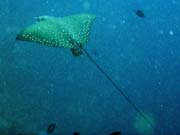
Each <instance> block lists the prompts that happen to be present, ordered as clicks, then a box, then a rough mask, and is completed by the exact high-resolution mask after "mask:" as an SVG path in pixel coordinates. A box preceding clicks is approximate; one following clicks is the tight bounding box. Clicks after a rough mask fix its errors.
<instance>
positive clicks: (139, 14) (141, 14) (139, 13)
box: [135, 9, 145, 18]
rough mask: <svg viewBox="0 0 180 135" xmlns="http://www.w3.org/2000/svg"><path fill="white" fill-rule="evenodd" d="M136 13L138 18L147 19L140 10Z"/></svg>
mask: <svg viewBox="0 0 180 135" xmlns="http://www.w3.org/2000/svg"><path fill="white" fill-rule="evenodd" d="M135 13H136V15H137V16H139V17H141V18H144V17H145V15H144V12H143V11H142V10H139V9H138V10H135Z"/></svg>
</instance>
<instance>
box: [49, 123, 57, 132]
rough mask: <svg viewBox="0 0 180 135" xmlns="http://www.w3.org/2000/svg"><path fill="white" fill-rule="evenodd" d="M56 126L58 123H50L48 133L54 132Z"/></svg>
mask: <svg viewBox="0 0 180 135" xmlns="http://www.w3.org/2000/svg"><path fill="white" fill-rule="evenodd" d="M55 128H56V124H55V123H52V124H50V125H49V126H48V129H47V133H48V134H52V133H53V132H54V130H55Z"/></svg>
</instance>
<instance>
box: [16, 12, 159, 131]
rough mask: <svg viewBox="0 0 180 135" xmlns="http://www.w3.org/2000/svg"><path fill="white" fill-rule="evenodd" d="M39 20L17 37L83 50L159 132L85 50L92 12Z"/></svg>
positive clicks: (79, 52)
mask: <svg viewBox="0 0 180 135" xmlns="http://www.w3.org/2000/svg"><path fill="white" fill-rule="evenodd" d="M36 20H37V22H36V23H35V24H32V25H30V26H29V27H27V28H25V29H24V30H22V31H21V32H20V33H19V34H18V35H17V37H16V39H17V40H22V41H28V42H34V43H38V44H42V45H46V46H49V47H62V48H69V49H71V51H72V54H73V55H74V56H80V55H82V54H83V52H84V53H85V54H86V55H87V57H88V58H89V60H90V61H91V62H92V63H93V64H94V65H95V66H96V67H97V69H98V70H99V71H100V72H101V73H102V74H103V75H104V76H105V77H106V78H107V79H108V80H109V81H110V82H111V84H112V85H113V86H114V87H115V89H116V90H118V92H119V93H120V94H121V95H122V96H123V97H124V98H125V100H127V102H128V103H129V104H130V105H131V106H132V107H133V108H134V109H135V110H136V112H137V113H138V114H139V115H140V116H141V117H142V118H143V119H144V120H145V121H146V122H147V123H148V124H149V125H150V126H151V128H152V129H153V130H154V131H155V132H157V130H156V128H155V127H154V126H153V124H152V123H151V122H150V121H149V120H148V119H147V118H146V116H145V115H144V113H143V112H142V111H141V110H140V109H139V108H138V107H137V105H136V104H135V103H133V102H132V100H131V99H130V98H129V97H128V96H127V95H126V94H125V93H124V92H123V91H122V90H121V89H120V88H119V86H118V85H117V84H116V83H115V82H114V81H113V80H112V79H111V77H110V76H109V75H108V74H107V73H106V72H105V71H104V70H103V69H102V68H101V66H100V65H99V64H97V63H96V61H95V60H94V59H93V58H92V57H91V55H90V54H89V53H88V52H87V51H86V50H85V48H84V45H85V44H86V43H87V42H88V37H89V33H90V29H91V26H92V24H93V22H94V20H95V15H92V14H77V15H72V16H66V17H59V18H57V17H51V16H40V17H37V18H36Z"/></svg>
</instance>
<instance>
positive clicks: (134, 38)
mask: <svg viewBox="0 0 180 135" xmlns="http://www.w3.org/2000/svg"><path fill="white" fill-rule="evenodd" d="M137 9H140V10H142V11H143V12H144V13H145V18H140V17H139V16H137V15H136V14H135V10H137ZM79 13H91V14H95V15H96V20H95V22H94V24H93V26H92V29H91V33H90V37H89V42H88V44H87V45H86V46H85V48H86V50H87V51H88V52H89V53H90V55H91V56H92V57H93V58H94V59H95V61H96V62H97V63H99V64H100V65H101V67H102V68H103V69H104V70H105V71H106V72H107V73H108V74H109V75H110V76H111V78H112V79H113V80H114V81H115V82H116V83H117V84H118V86H119V87H120V88H121V90H122V91H124V92H125V93H126V95H128V97H129V98H130V99H131V100H132V101H133V103H134V104H136V105H137V106H138V108H139V109H141V111H143V112H144V114H145V115H146V116H147V117H148V118H149V119H150V121H151V122H152V123H153V125H154V127H155V128H156V129H157V131H158V134H162V135H166V134H171V135H173V134H180V44H179V43H180V38H179V37H180V26H179V22H180V14H179V13H180V1H178V0H166V1H163V0H148V1H147V0H146V1H143V0H136V1H132V0H123V1H121V0H111V1H107V0H30V1H27V0H15V1H12V0H0V20H1V21H0V30H1V31H0V41H1V42H0V133H29V134H30V133H37V134H45V133H44V131H45V130H46V128H47V126H48V125H49V124H50V123H52V122H54V123H56V124H57V128H56V130H55V133H59V134H60V133H61V134H72V133H73V132H74V131H78V132H80V133H81V134H98V135H103V134H108V133H111V132H113V131H121V132H122V133H123V134H152V133H153V131H152V129H151V128H150V127H148V125H147V123H146V122H145V121H143V119H142V118H141V117H140V116H139V115H138V113H137V112H136V111H135V110H134V108H133V107H132V106H131V105H130V104H129V103H128V102H127V101H126V100H125V99H124V97H123V96H121V95H120V94H119V93H118V91H117V90H116V89H115V88H114V87H113V86H112V84H111V83H110V82H109V81H108V80H107V79H106V78H105V77H104V76H103V75H102V74H101V72H99V71H98V69H97V68H96V67H95V66H94V65H93V64H92V63H91V61H89V59H88V57H87V56H86V55H82V56H80V57H74V56H72V54H71V52H70V50H69V49H63V48H50V47H46V46H41V45H38V44H34V43H29V42H20V41H16V40H15V39H16V35H17V34H18V33H19V32H20V31H21V30H22V29H23V28H25V27H26V26H28V25H30V24H32V23H34V22H35V17H37V16H41V15H50V16H56V17H63V16H69V15H73V14H79Z"/></svg>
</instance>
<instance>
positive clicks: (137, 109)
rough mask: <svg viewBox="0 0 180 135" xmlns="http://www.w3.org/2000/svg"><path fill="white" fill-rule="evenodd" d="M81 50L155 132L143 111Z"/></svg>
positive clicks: (84, 50) (155, 130)
mask: <svg viewBox="0 0 180 135" xmlns="http://www.w3.org/2000/svg"><path fill="white" fill-rule="evenodd" d="M81 49H82V51H83V52H84V53H85V54H86V55H87V57H88V58H89V60H90V61H91V62H92V63H93V64H94V65H95V66H96V67H97V69H98V70H99V71H100V72H101V73H102V74H103V75H104V76H105V77H106V78H107V79H108V80H109V81H110V82H111V84H112V85H113V86H114V87H115V88H116V90H117V91H118V92H119V93H120V95H122V96H123V97H124V98H125V100H126V101H127V102H128V103H129V104H130V105H131V106H132V107H133V108H134V110H135V111H136V112H137V113H138V114H139V115H140V116H141V117H142V118H143V119H144V120H145V121H146V122H147V123H148V124H149V125H150V126H151V128H152V129H153V130H154V132H155V133H157V129H156V128H155V127H154V126H153V124H152V123H151V121H149V120H148V118H147V117H146V116H145V115H144V113H143V111H141V109H139V108H138V106H137V105H136V104H135V103H133V102H132V100H131V99H130V98H129V97H128V96H127V95H126V94H125V93H124V92H123V91H122V90H121V89H120V88H119V86H118V85H117V84H116V83H115V82H114V81H113V80H112V79H111V77H110V76H109V75H108V74H107V73H106V72H105V71H104V70H103V69H102V68H101V66H100V65H99V64H97V63H96V61H95V60H94V59H93V58H92V57H91V55H90V54H89V53H88V52H87V51H86V49H84V48H83V47H81Z"/></svg>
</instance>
